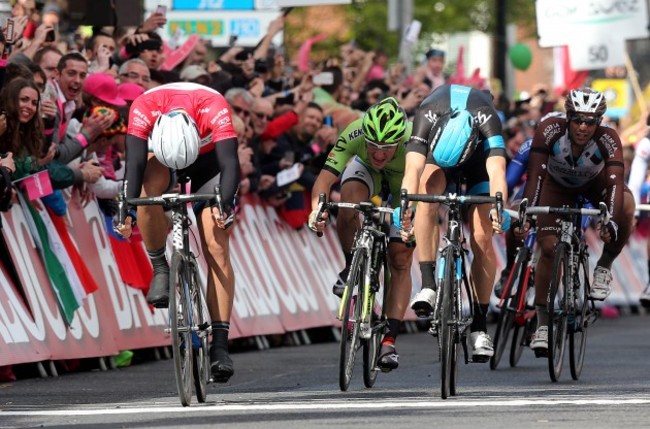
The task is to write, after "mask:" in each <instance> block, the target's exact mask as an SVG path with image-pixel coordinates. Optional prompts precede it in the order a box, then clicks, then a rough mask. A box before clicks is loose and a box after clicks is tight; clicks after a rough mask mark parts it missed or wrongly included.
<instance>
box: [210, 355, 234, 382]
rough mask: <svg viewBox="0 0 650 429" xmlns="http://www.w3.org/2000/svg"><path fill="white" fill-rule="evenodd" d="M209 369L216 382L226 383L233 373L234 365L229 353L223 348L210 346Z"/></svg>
mask: <svg viewBox="0 0 650 429" xmlns="http://www.w3.org/2000/svg"><path fill="white" fill-rule="evenodd" d="M210 371H211V372H212V380H213V381H214V382H216V383H227V382H228V380H230V377H232V375H233V374H234V373H235V366H234V365H233V363H232V359H230V355H229V354H228V352H227V351H225V350H223V349H217V348H216V347H210Z"/></svg>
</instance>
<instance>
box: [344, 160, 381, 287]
mask: <svg viewBox="0 0 650 429" xmlns="http://www.w3.org/2000/svg"><path fill="white" fill-rule="evenodd" d="M377 181H379V184H380V183H381V177H380V175H379V174H377V173H372V172H371V171H370V169H368V168H366V166H365V165H363V164H362V163H361V162H359V160H358V159H357V158H355V159H353V160H352V162H351V163H350V164H349V165H348V166H347V167H346V169H345V171H344V172H343V174H342V175H341V189H340V194H341V201H342V202H346V203H359V202H361V201H368V200H369V199H370V197H371V196H372V195H374V191H375V190H376V189H377V190H379V189H381V188H380V186H378V185H377ZM359 228H360V224H359V216H358V214H357V212H356V211H355V210H351V209H340V210H339V212H338V215H337V222H336V233H337V235H338V237H339V241H340V243H341V249H342V250H343V256H344V257H345V267H344V268H343V270H342V271H341V272H340V273H339V278H338V279H337V281H336V283H335V284H334V287H333V290H332V291H333V292H334V294H335V295H338V296H341V295H342V294H343V287H344V285H345V282H346V281H347V277H348V272H349V271H350V264H351V263H352V245H353V244H354V237H355V234H356V232H357V231H358V230H359Z"/></svg>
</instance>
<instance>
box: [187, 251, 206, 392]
mask: <svg viewBox="0 0 650 429" xmlns="http://www.w3.org/2000/svg"><path fill="white" fill-rule="evenodd" d="M188 266H189V267H190V268H191V276H190V278H191V279H192V286H191V288H190V290H191V296H192V328H193V329H192V345H193V347H194V350H193V353H192V358H193V359H192V363H193V365H192V368H193V375H194V390H195V391H196V399H197V400H198V401H199V402H201V403H203V402H205V401H206V399H207V397H208V379H209V378H210V351H209V344H208V328H209V327H210V318H209V316H208V308H207V306H206V302H205V296H204V294H203V288H202V287H201V283H200V281H199V273H198V267H197V266H196V261H192V262H191V263H189V264H188Z"/></svg>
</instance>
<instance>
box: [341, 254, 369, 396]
mask: <svg viewBox="0 0 650 429" xmlns="http://www.w3.org/2000/svg"><path fill="white" fill-rule="evenodd" d="M366 263H367V257H366V254H365V252H364V250H363V249H358V250H356V251H355V252H354V256H353V257H352V265H351V266H350V274H349V275H348V286H347V287H346V288H345V292H344V294H343V299H342V300H341V306H342V320H341V322H342V325H341V343H340V355H339V387H340V388H341V390H342V391H346V390H348V387H350V381H351V380H352V371H353V370H354V360H355V358H356V354H357V350H358V349H359V347H360V344H361V336H360V333H359V322H360V321H361V310H362V306H363V304H362V302H361V296H362V292H361V291H362V290H363V281H364V275H365V271H366Z"/></svg>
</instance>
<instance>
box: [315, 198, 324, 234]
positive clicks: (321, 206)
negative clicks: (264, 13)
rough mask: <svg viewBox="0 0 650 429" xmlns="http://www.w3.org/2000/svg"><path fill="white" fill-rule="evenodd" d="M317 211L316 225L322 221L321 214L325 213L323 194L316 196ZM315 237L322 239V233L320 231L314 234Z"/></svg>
mask: <svg viewBox="0 0 650 429" xmlns="http://www.w3.org/2000/svg"><path fill="white" fill-rule="evenodd" d="M317 210H318V211H317V212H316V223H318V222H322V221H323V212H324V211H325V193H324V192H321V193H320V194H319V195H318V209H317ZM316 235H317V236H318V237H322V236H323V232H322V231H318V232H317V233H316Z"/></svg>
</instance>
